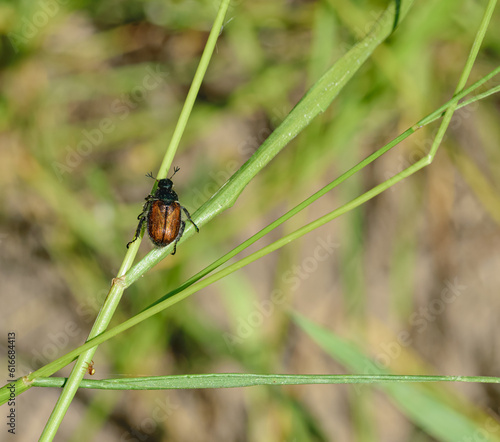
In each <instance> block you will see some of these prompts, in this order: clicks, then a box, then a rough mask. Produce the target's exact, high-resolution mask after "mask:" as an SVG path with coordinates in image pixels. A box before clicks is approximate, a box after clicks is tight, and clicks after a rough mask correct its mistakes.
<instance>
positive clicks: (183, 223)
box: [172, 221, 186, 255]
mask: <svg viewBox="0 0 500 442" xmlns="http://www.w3.org/2000/svg"><path fill="white" fill-rule="evenodd" d="M185 228H186V223H185V222H184V221H181V225H180V227H179V233H178V234H177V236H176V238H175V242H174V251H173V252H172V255H175V250H176V249H177V243H178V242H179V240H180V239H181V237H182V234H183V233H184V229H185Z"/></svg>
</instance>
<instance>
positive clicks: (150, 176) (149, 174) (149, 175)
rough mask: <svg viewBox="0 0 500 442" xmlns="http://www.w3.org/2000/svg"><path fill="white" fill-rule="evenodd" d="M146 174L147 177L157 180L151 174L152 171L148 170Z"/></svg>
mask: <svg viewBox="0 0 500 442" xmlns="http://www.w3.org/2000/svg"><path fill="white" fill-rule="evenodd" d="M146 176H147V177H148V178H153V179H154V180H156V181H158V180H157V179H156V178H155V177H154V176H153V172H149V173H147V174H146Z"/></svg>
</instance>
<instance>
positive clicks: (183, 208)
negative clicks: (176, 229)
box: [181, 206, 200, 232]
mask: <svg viewBox="0 0 500 442" xmlns="http://www.w3.org/2000/svg"><path fill="white" fill-rule="evenodd" d="M181 208H182V210H184V213H185V214H186V216H187V219H188V220H189V221H191V224H192V225H193V226H194V228H195V229H196V231H197V232H199V231H200V229H198V226H197V225H196V224H195V223H194V221H193V220H192V219H191V215H190V214H189V212H188V210H187V209H186V208H185V207H184V206H181Z"/></svg>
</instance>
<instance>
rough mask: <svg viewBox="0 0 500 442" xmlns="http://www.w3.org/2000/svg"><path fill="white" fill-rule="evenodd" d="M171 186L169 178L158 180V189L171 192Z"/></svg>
mask: <svg viewBox="0 0 500 442" xmlns="http://www.w3.org/2000/svg"><path fill="white" fill-rule="evenodd" d="M173 185H174V183H172V180H171V179H169V178H164V179H162V180H158V189H162V190H163V189H165V190H172V186H173Z"/></svg>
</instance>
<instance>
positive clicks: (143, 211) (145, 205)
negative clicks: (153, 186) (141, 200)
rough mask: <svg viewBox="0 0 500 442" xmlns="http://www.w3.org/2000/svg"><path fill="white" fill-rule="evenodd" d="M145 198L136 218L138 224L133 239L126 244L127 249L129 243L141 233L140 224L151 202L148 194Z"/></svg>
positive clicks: (143, 220) (145, 216) (144, 218)
mask: <svg viewBox="0 0 500 442" xmlns="http://www.w3.org/2000/svg"><path fill="white" fill-rule="evenodd" d="M150 196H151V195H150ZM146 200H147V201H146V203H145V204H144V207H143V208H142V212H141V213H140V214H139V216H138V217H137V219H138V220H139V224H138V225H137V229H136V231H135V235H134V239H133V240H132V241H130V242H129V243H128V244H127V249H128V248H129V246H130V244H132V243H133V242H134V241H135V240H136V239H137V238H138V237H139V235H140V234H141V230H142V225H143V224H144V222H145V221H146V219H147V216H148V211H149V205H150V204H151V203H150V200H149V196H148V197H147V198H146Z"/></svg>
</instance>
